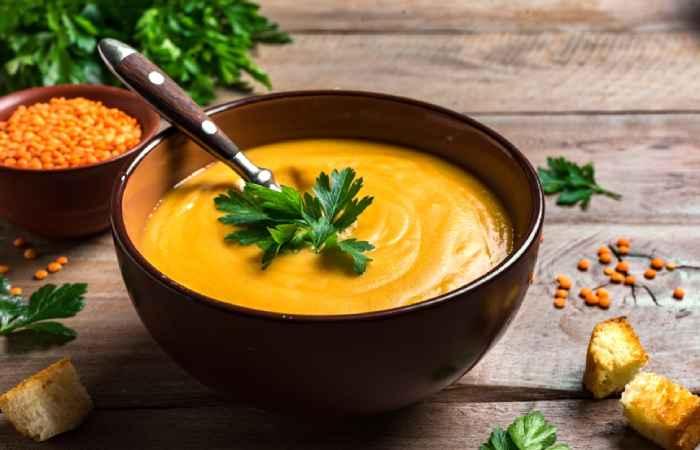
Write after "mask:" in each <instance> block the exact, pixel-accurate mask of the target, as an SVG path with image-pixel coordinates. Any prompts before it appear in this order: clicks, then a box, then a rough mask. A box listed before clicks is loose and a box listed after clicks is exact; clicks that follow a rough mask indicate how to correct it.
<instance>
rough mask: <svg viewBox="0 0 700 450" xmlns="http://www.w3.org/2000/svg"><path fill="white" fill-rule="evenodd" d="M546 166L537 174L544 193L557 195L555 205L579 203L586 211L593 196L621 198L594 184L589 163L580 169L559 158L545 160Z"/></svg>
mask: <svg viewBox="0 0 700 450" xmlns="http://www.w3.org/2000/svg"><path fill="white" fill-rule="evenodd" d="M547 166H548V168H547V169H545V168H543V167H539V168H538V169H537V172H538V174H539V176H540V181H542V188H543V189H544V193H545V194H547V195H551V194H559V198H558V199H557V205H565V206H571V205H575V204H577V203H579V204H580V206H581V209H586V208H588V205H589V203H590V201H591V197H593V195H594V194H600V195H605V196H608V197H610V198H614V199H615V200H619V199H621V198H622V196H621V195H620V194H617V193H615V192H611V191H608V190H606V189H603V188H602V187H601V186H600V185H598V183H596V181H595V170H594V169H593V164H591V163H588V164H586V165H585V166H583V167H581V166H579V165H577V164H576V163H574V162H571V161H567V160H566V158H563V157H559V158H547Z"/></svg>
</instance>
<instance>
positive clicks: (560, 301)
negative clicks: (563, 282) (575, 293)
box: [554, 297, 566, 309]
mask: <svg viewBox="0 0 700 450" xmlns="http://www.w3.org/2000/svg"><path fill="white" fill-rule="evenodd" d="M564 306H566V299H565V298H562V297H555V298H554V307H555V308H557V309H562V308H563V307H564Z"/></svg>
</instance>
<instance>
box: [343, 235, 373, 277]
mask: <svg viewBox="0 0 700 450" xmlns="http://www.w3.org/2000/svg"><path fill="white" fill-rule="evenodd" d="M338 248H339V249H340V250H341V251H343V252H345V253H347V254H348V255H350V257H351V258H352V261H353V269H354V270H355V272H357V273H359V274H362V273H364V272H365V270H366V269H367V263H368V262H370V261H372V258H370V257H369V256H367V255H365V254H364V252H367V251H369V250H373V249H374V246H373V245H372V244H370V243H369V242H367V241H358V240H357V239H354V238H352V239H345V240H343V241H338Z"/></svg>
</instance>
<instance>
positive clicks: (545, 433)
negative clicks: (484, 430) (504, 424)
mask: <svg viewBox="0 0 700 450" xmlns="http://www.w3.org/2000/svg"><path fill="white" fill-rule="evenodd" d="M479 450H571V449H570V448H569V446H568V445H566V444H562V443H558V442H557V429H556V427H554V426H553V425H552V424H550V423H549V422H547V420H546V419H545V418H544V416H543V415H542V413H541V412H539V411H532V412H531V413H529V414H526V415H524V416H520V417H518V418H517V419H515V422H513V423H512V424H511V425H510V426H509V427H508V429H507V430H506V431H504V430H502V429H501V428H495V429H494V430H493V432H492V433H491V436H490V437H489V440H488V441H487V442H484V443H483V444H481V445H480V446H479Z"/></svg>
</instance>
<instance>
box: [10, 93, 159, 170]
mask: <svg viewBox="0 0 700 450" xmlns="http://www.w3.org/2000/svg"><path fill="white" fill-rule="evenodd" d="M55 89H68V90H69V91H73V92H71V95H72V94H74V93H76V94H78V95H77V96H80V95H79V94H80V93H81V92H86V91H88V92H89V91H102V92H107V93H110V94H114V95H115V96H125V97H131V99H130V100H131V101H133V102H136V103H141V104H142V106H143V108H144V109H146V110H147V113H148V114H151V115H152V116H154V117H155V118H156V119H160V115H159V114H158V113H157V112H156V111H155V110H154V109H153V108H152V107H151V106H150V105H149V104H148V103H146V101H145V100H143V99H142V98H141V97H139V96H138V95H136V94H135V93H133V92H131V91H129V90H127V89H123V88H120V87H116V86H109V85H106V84H90V83H78V84H54V85H51V86H36V87H31V88H27V89H22V90H19V91H14V92H10V93H9V94H6V95H3V96H0V103H2V102H3V101H4V100H6V99H9V98H12V97H14V96H18V95H21V94H24V93H32V94H34V93H39V92H50V91H52V90H55ZM84 97H85V98H87V99H88V100H92V99H91V98H89V94H85V95H84ZM35 103H39V101H36V102H34V103H25V102H22V103H18V104H17V105H16V106H15V107H14V108H15V109H16V108H19V107H20V106H23V105H24V106H31V105H33V104H35ZM13 111H14V110H13ZM122 112H124V113H126V111H122ZM127 114H128V113H127ZM131 117H133V116H131ZM134 119H136V120H137V121H138V119H137V118H136V117H134ZM139 125H141V140H140V141H139V143H138V144H136V145H135V146H133V147H132V148H130V149H129V150H127V151H125V152H124V153H122V154H121V155H119V156H117V157H114V158H110V159H106V160H104V161H98V162H96V163H92V164H85V165H83V166H78V167H64V168H62V169H32V168H30V167H25V168H22V167H9V166H4V165H1V164H0V171H7V172H17V173H23V172H24V173H43V174H54V173H65V172H73V171H76V172H77V171H80V170H86V169H96V168H98V167H101V166H106V165H108V164H114V163H118V162H119V161H122V160H123V159H126V158H128V157H129V156H130V155H133V154H134V153H135V152H138V151H140V150H143V148H144V146H146V145H147V143H148V142H149V141H150V140H151V139H153V138H154V137H155V136H156V135H157V134H158V133H159V128H160V127H159V126H156V127H153V129H151V130H146V129H145V127H144V125H143V124H142V123H141V122H140V121H139Z"/></svg>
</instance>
